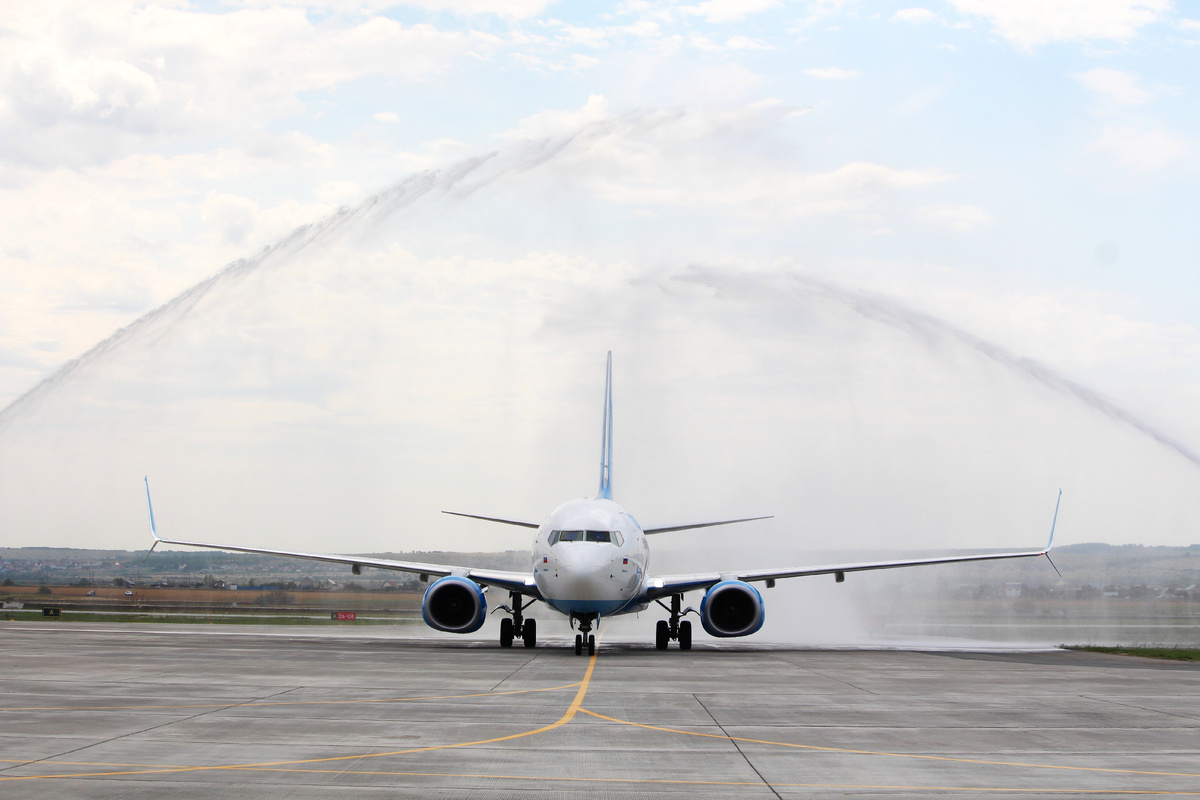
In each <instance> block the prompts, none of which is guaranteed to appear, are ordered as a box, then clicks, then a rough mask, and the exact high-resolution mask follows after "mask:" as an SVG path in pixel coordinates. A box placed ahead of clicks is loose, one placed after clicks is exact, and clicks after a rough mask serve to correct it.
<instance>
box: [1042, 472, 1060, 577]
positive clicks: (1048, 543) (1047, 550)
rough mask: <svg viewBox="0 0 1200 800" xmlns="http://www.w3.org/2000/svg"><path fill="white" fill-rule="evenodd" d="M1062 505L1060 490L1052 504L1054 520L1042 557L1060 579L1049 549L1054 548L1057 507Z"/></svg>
mask: <svg viewBox="0 0 1200 800" xmlns="http://www.w3.org/2000/svg"><path fill="white" fill-rule="evenodd" d="M1060 505H1062V489H1059V490H1058V500H1057V501H1056V502H1055V503H1054V520H1053V521H1052V522H1051V523H1050V541H1048V542H1046V549H1045V550H1044V551H1043V552H1042V555H1044V556H1045V557H1046V560H1047V561H1049V562H1050V566H1052V567H1054V571H1055V572H1058V577H1060V578H1061V577H1062V573H1061V572H1059V571H1058V565H1057V564H1055V563H1054V559H1052V558H1050V548H1052V547H1054V529H1055V528H1056V527H1057V526H1058V507H1059V506H1060Z"/></svg>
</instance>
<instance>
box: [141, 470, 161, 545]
mask: <svg viewBox="0 0 1200 800" xmlns="http://www.w3.org/2000/svg"><path fill="white" fill-rule="evenodd" d="M142 480H144V481H145V482H146V510H147V511H149V512H150V535H151V536H153V537H154V544H158V543H159V542H161V541H162V539H160V538H158V529H157V528H156V527H155V526H154V505H153V504H152V503H151V502H150V476H149V475H147V476H146V477H144V478H142ZM150 549H151V550H153V549H154V546H153V545H151V547H150Z"/></svg>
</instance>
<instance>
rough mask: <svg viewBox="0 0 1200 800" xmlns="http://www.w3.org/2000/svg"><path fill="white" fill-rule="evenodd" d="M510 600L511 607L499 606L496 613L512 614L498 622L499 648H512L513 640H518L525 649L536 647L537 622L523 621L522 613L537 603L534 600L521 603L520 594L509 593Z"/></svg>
mask: <svg viewBox="0 0 1200 800" xmlns="http://www.w3.org/2000/svg"><path fill="white" fill-rule="evenodd" d="M509 596H510V597H511V598H512V607H511V608H510V607H509V606H500V607H499V608H497V609H496V610H497V611H507V612H508V613H510V614H512V617H505V618H504V619H502V620H500V646H501V647H512V645H513V639H514V638H520V639H521V640H522V642H524V644H525V646H526V647H536V646H537V620H536V619H525V618H524V616H523V615H522V612H524V611H525V609H527V608H529V607H530V606H531V605H533V604H534V603H536V602H537V600H536V599H534V600H530V601H529V602H528V603H523V602H522V600H524V598H523V597H522V595H521V593H520V592H509Z"/></svg>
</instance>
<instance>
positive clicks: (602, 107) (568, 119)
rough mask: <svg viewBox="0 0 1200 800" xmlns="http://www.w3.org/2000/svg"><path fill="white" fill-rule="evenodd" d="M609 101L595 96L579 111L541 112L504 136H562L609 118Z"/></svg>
mask: <svg viewBox="0 0 1200 800" xmlns="http://www.w3.org/2000/svg"><path fill="white" fill-rule="evenodd" d="M608 113H609V112H608V99H607V98H605V97H604V95H599V94H593V95H591V96H589V97H588V99H587V102H586V103H585V104H584V105H583V107H582V108H580V109H579V110H578V111H557V110H549V111H541V112H538V113H537V114H533V115H532V116H529V117H526V118H525V119H522V120H521V121H520V122H519V123H517V127H516V128H515V129H514V130H512V131H509V132H508V133H506V134H504V138H506V139H540V138H543V137H546V136H554V135H556V134H562V133H565V132H567V131H570V130H575V129H577V128H579V127H581V126H583V125H586V124H588V123H591V122H596V121H598V120H601V119H604V118H605V117H607V116H608Z"/></svg>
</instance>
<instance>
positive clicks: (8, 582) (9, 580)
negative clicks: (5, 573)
mask: <svg viewBox="0 0 1200 800" xmlns="http://www.w3.org/2000/svg"><path fill="white" fill-rule="evenodd" d="M0 586H16V584H15V583H13V579H12V578H5V579H4V583H0Z"/></svg>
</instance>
